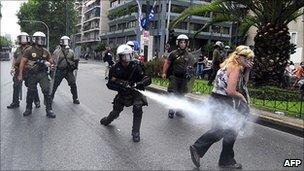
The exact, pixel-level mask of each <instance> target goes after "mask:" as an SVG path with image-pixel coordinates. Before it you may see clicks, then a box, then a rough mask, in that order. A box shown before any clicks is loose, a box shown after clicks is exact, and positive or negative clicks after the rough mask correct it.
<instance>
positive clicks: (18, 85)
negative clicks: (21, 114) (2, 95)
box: [7, 32, 40, 109]
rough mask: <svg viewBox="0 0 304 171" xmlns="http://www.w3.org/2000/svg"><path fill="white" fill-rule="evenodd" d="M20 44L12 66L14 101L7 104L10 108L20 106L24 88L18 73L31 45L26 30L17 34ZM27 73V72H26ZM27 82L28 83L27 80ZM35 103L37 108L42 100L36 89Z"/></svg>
mask: <svg viewBox="0 0 304 171" xmlns="http://www.w3.org/2000/svg"><path fill="white" fill-rule="evenodd" d="M17 41H18V44H19V45H20V46H19V47H18V48H17V49H16V51H15V53H14V58H13V62H12V68H11V75H13V82H14V83H13V102H12V103H11V104H10V105H9V106H7V108H8V109H13V108H17V107H19V94H20V93H21V92H20V90H21V89H22V81H18V78H17V77H18V74H19V65H20V61H21V58H22V55H23V53H24V51H25V49H27V48H28V47H29V46H30V45H29V43H30V36H29V35H28V34H27V33H26V32H21V33H20V35H18V36H17ZM25 75H26V74H25ZM25 83H27V82H26V81H25ZM34 103H35V106H36V108H39V107H40V100H39V96H38V91H37V89H36V91H35V95H34Z"/></svg>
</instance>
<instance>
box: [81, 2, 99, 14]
mask: <svg viewBox="0 0 304 171" xmlns="http://www.w3.org/2000/svg"><path fill="white" fill-rule="evenodd" d="M97 7H98V8H100V0H96V1H94V2H93V1H91V2H90V1H89V2H88V3H87V4H86V7H85V8H84V14H86V13H88V12H90V11H91V10H93V9H95V8H97Z"/></svg>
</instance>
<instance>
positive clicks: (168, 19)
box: [166, 0, 171, 43]
mask: <svg viewBox="0 0 304 171" xmlns="http://www.w3.org/2000/svg"><path fill="white" fill-rule="evenodd" d="M170 15H171V0H169V5H168V13H167V29H166V43H168V40H169V25H170Z"/></svg>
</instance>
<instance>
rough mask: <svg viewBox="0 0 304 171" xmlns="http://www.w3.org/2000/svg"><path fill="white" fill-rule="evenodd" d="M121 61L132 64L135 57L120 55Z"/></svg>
mask: <svg viewBox="0 0 304 171" xmlns="http://www.w3.org/2000/svg"><path fill="white" fill-rule="evenodd" d="M120 59H121V61H123V62H130V61H132V60H133V55H132V54H120Z"/></svg>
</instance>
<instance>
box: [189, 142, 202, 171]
mask: <svg viewBox="0 0 304 171" xmlns="http://www.w3.org/2000/svg"><path fill="white" fill-rule="evenodd" d="M190 154H191V159H192V162H193V164H194V165H195V166H196V167H197V168H199V167H200V166H201V164H200V156H199V155H198V153H197V150H196V147H195V146H194V145H190Z"/></svg>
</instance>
